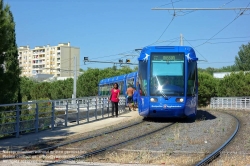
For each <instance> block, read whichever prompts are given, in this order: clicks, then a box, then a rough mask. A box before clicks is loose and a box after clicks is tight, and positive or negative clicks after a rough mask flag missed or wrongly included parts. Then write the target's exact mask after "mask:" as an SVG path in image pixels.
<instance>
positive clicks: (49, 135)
mask: <svg viewBox="0 0 250 166" xmlns="http://www.w3.org/2000/svg"><path fill="white" fill-rule="evenodd" d="M137 117H139V114H138V111H126V112H124V113H122V114H120V115H119V116H118V117H117V118H111V117H109V118H105V119H100V120H98V121H93V122H90V123H85V124H80V125H75V126H69V127H63V128H55V129H54V130H44V131H40V132H38V133H30V134H25V135H20V137H19V138H3V139H0V151H3V150H9V151H17V150H19V149H21V148H23V147H26V146H30V145H34V144H37V143H41V142H46V141H47V140H50V141H51V140H56V139H64V138H66V137H70V136H74V135H77V134H82V133H86V132H89V131H93V130H97V129H101V128H105V127H108V126H112V125H115V124H118V123H121V122H124V121H129V120H132V119H134V118H137Z"/></svg>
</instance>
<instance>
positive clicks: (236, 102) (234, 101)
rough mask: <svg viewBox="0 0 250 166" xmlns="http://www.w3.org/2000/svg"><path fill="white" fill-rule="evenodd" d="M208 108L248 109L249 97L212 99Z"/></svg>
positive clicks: (249, 106)
mask: <svg viewBox="0 0 250 166" xmlns="http://www.w3.org/2000/svg"><path fill="white" fill-rule="evenodd" d="M210 108H221V109H246V110H247V109H248V110H249V109H250V97H213V98H211V100H210Z"/></svg>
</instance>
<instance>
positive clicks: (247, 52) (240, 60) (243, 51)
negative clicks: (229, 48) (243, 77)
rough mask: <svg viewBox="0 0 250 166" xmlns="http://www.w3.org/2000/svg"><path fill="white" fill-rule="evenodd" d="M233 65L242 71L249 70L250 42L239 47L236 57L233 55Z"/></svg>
mask: <svg viewBox="0 0 250 166" xmlns="http://www.w3.org/2000/svg"><path fill="white" fill-rule="evenodd" d="M235 65H236V66H237V67H238V68H239V69H240V70H243V71H249V70H250V42H249V43H248V44H246V45H244V44H243V45H242V46H241V47H240V51H239V52H238V57H237V56H236V57H235Z"/></svg>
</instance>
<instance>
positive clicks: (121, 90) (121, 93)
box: [118, 82, 124, 95]
mask: <svg viewBox="0 0 250 166" xmlns="http://www.w3.org/2000/svg"><path fill="white" fill-rule="evenodd" d="M118 84H119V89H120V95H123V86H124V82H119V83H118Z"/></svg>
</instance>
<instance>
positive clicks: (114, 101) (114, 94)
mask: <svg viewBox="0 0 250 166" xmlns="http://www.w3.org/2000/svg"><path fill="white" fill-rule="evenodd" d="M118 88H119V86H118V84H117V83H114V85H113V89H112V90H111V95H110V100H111V103H112V116H114V109H115V116H116V117H118V102H119V95H120V90H119V89H118Z"/></svg>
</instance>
